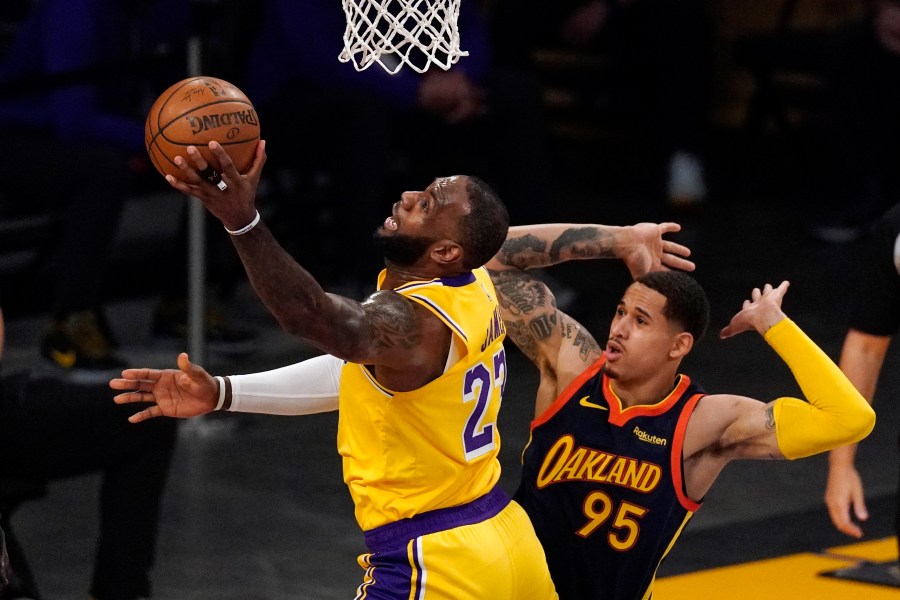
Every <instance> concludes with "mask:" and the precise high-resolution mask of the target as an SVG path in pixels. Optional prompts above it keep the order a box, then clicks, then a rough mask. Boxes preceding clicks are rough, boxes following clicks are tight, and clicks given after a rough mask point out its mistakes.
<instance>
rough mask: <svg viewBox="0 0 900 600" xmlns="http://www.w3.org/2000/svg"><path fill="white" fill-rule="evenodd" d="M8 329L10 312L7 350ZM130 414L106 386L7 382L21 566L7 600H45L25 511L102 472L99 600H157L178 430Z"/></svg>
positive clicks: (7, 459) (2, 441) (5, 513)
mask: <svg viewBox="0 0 900 600" xmlns="http://www.w3.org/2000/svg"><path fill="white" fill-rule="evenodd" d="M2 323H3V315H2V313H0V348H2ZM122 408H124V407H121V406H118V405H116V404H114V403H113V402H112V398H111V394H110V392H109V390H108V389H107V388H106V386H105V384H93V385H84V384H82V385H78V384H73V383H65V382H63V381H60V380H56V379H51V378H46V377H37V376H34V375H31V374H29V373H28V372H18V373H10V374H4V376H3V377H0V456H2V457H3V460H0V528H2V530H3V531H5V532H6V543H7V545H8V548H9V558H10V565H11V567H12V568H11V576H10V583H9V586H8V588H7V590H6V591H5V592H3V593H0V598H2V599H4V600H6V599H11V598H29V599H33V600H40V599H41V598H42V596H41V595H40V590H39V589H38V585H37V583H36V581H35V577H34V574H33V573H32V571H31V569H30V568H29V565H28V562H27V560H26V557H25V552H24V545H23V544H22V543H21V542H20V540H18V539H17V538H16V535H15V533H14V528H13V527H12V522H11V519H12V517H13V515H14V512H15V510H16V508H17V507H18V506H20V505H21V504H22V503H23V502H27V501H29V500H32V499H34V498H38V497H40V496H42V495H43V494H45V493H46V486H47V483H48V482H49V481H52V480H56V479H61V478H65V477H72V476H75V475H82V474H86V473H94V472H102V473H103V479H102V487H101V491H100V525H99V529H100V531H99V536H98V538H97V541H96V555H95V559H94V574H93V578H92V582H91V589H90V594H91V597H92V598H94V599H95V600H133V599H136V598H143V597H147V596H149V595H150V592H151V589H150V588H151V586H150V571H151V569H152V567H153V562H154V557H155V554H156V540H157V533H158V522H159V514H160V508H161V507H160V502H161V498H162V494H163V491H164V487H165V483H166V478H167V475H168V472H169V465H170V460H171V456H172V453H173V451H174V448H175V440H176V435H175V434H176V425H175V422H174V421H171V422H170V421H162V420H160V421H159V422H158V423H156V422H154V423H148V424H147V425H148V427H143V426H142V427H140V428H137V429H136V428H135V427H134V426H132V425H131V424H130V423H128V421H127V417H128V412H129V411H128V410H126V411H124V412H123V410H122ZM86 543H87V541H86Z"/></svg>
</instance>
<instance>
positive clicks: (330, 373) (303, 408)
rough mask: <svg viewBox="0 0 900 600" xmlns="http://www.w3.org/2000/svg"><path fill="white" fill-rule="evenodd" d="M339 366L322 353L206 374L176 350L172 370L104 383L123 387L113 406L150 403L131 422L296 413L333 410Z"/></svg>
mask: <svg viewBox="0 0 900 600" xmlns="http://www.w3.org/2000/svg"><path fill="white" fill-rule="evenodd" d="M342 366H343V361H341V360H340V359H338V358H336V357H334V356H331V355H328V354H323V355H321V356H316V357H313V358H310V359H307V360H304V361H302V362H299V363H295V364H292V365H288V366H285V367H281V368H278V369H272V370H269V371H262V372H259V373H249V374H246V375H230V376H228V375H226V376H224V377H211V376H210V375H209V374H208V373H207V372H206V371H205V370H203V369H202V368H201V367H200V366H198V365H195V364H192V363H191V362H190V360H189V359H188V355H187V354H185V353H181V354H180V355H179V356H178V369H165V370H160V369H127V370H125V371H123V372H122V377H120V378H116V379H112V380H111V381H110V382H109V385H110V387H111V388H113V389H116V390H127V391H125V392H123V393H121V394H118V395H117V396H115V397H114V401H115V402H116V403H118V404H128V403H132V402H140V403H153V404H154V406H151V407H149V408H147V409H145V410H143V411H140V412H138V413H136V414H134V415H132V416H131V417H130V418H129V421H131V422H132V423H139V422H141V421H144V420H146V419H149V418H152V417H159V416H167V417H181V418H187V417H195V416H199V415H203V414H206V413H209V412H212V411H213V410H223V411H229V412H247V413H260V414H269V415H291V416H299V415H309V414H315V413H321V412H329V411H334V410H337V409H338V391H339V389H340V372H341V368H342Z"/></svg>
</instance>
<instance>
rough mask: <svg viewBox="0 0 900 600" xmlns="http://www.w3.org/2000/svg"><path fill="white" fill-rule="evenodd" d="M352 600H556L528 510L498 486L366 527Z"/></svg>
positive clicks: (545, 561)
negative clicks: (459, 503)
mask: <svg viewBox="0 0 900 600" xmlns="http://www.w3.org/2000/svg"><path fill="white" fill-rule="evenodd" d="M366 545H367V546H368V548H369V550H370V552H369V553H367V554H363V555H361V556H360V557H359V559H358V560H359V565H360V566H361V567H362V568H363V569H365V576H364V577H363V583H362V585H360V586H359V588H358V590H357V595H356V600H388V599H390V600H485V599H491V600H519V599H521V600H526V599H527V600H545V599H552V598H557V597H558V596H557V595H556V590H555V589H554V587H553V582H552V581H551V579H550V573H549V571H548V570H547V560H546V558H545V556H544V550H543V548H542V547H541V545H540V542H539V541H538V539H537V536H536V535H535V533H534V528H533V527H532V525H531V521H530V520H529V519H528V515H526V514H525V511H524V510H523V509H522V507H521V506H519V505H518V504H517V503H516V502H513V501H511V500H510V499H509V497H508V496H507V495H506V493H504V492H503V490H501V489H500V488H498V487H495V488H494V489H493V490H492V491H491V492H489V493H488V494H485V495H484V496H482V497H481V498H479V499H477V500H475V501H473V502H470V503H468V504H464V505H462V506H456V507H452V508H443V509H438V510H434V511H430V512H427V513H422V514H421V515H417V516H415V517H413V518H411V519H404V520H402V521H398V522H396V523H389V524H388V525H384V526H382V527H378V528H376V529H372V530H370V531H367V532H366Z"/></svg>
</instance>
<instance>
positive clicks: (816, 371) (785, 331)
mask: <svg viewBox="0 0 900 600" xmlns="http://www.w3.org/2000/svg"><path fill="white" fill-rule="evenodd" d="M763 337H764V338H765V340H766V341H767V342H768V343H769V345H770V346H772V349H774V350H775V352H777V353H778V355H779V356H780V357H781V359H782V360H783V361H784V362H785V363H787V365H788V367H790V369H791V372H792V373H793V374H794V378H795V379H796V380H797V383H798V384H799V385H800V389H801V390H803V394H804V395H805V396H806V399H807V401H808V402H804V401H802V400H800V399H798V398H778V399H777V400H776V401H775V403H774V413H775V436H776V438H777V439H778V447H779V449H780V450H781V453H782V454H784V456H785V457H786V458H789V459H795V458H803V457H805V456H811V455H813V454H818V453H819V452H825V451H826V450H831V449H832V448H836V447H837V446H843V445H845V444H851V443H854V442H858V441H859V440H861V439H863V438H864V437H866V436H867V435H869V433H870V432H871V431H872V428H873V427H875V411H873V410H872V407H871V406H869V403H868V402H866V400H865V398H863V397H862V395H861V394H860V393H859V392H858V391H857V390H856V388H855V387H853V384H852V383H850V380H848V379H847V377H846V376H845V375H844V374H843V373H842V372H841V370H840V369H839V368H838V366H837V365H836V364H834V362H833V361H832V360H831V359H830V358H828V355H827V354H825V353H824V352H823V351H822V349H821V348H819V347H818V346H817V345H816V344H815V343H814V342H813V341H812V340H811V339H809V337H808V336H807V335H806V334H805V333H803V331H802V330H801V329H800V328H799V327H798V326H797V325H796V324H795V323H794V322H793V321H791V320H790V319H787V318H786V319H783V320H781V321H779V322H778V323H776V324H775V325H774V326H773V327H771V328H770V329H769V330H768V331H767V332H766V333H765V335H764V336H763Z"/></svg>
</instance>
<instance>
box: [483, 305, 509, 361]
mask: <svg viewBox="0 0 900 600" xmlns="http://www.w3.org/2000/svg"><path fill="white" fill-rule="evenodd" d="M504 333H506V325H504V324H503V319H502V318H501V317H500V307H499V306H498V307H497V308H495V309H494V316H493V317H492V318H491V324H490V325H489V326H488V330H487V332H486V333H485V334H484V343H483V344H481V351H482V352H484V349H485V348H487V347H488V346H490V345H491V343H492V342H493V341H494V340H496V339H497V338H498V337H500V336H502V335H503V334H504Z"/></svg>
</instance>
